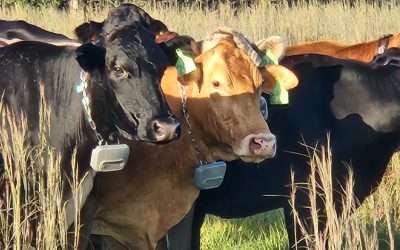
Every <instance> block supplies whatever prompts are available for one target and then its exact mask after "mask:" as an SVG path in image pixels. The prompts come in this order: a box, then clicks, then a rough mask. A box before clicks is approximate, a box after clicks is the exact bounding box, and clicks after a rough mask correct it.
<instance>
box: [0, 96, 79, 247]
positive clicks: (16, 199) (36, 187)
mask: <svg viewBox="0 0 400 250" xmlns="http://www.w3.org/2000/svg"><path fill="white" fill-rule="evenodd" d="M39 117H40V127H39V131H38V138H37V139H38V142H39V143H38V144H37V145H35V146H32V145H31V144H30V140H29V139H28V138H31V136H32V134H30V133H32V132H31V131H29V129H28V121H27V118H26V115H25V114H23V113H22V114H20V115H17V114H16V113H14V112H12V111H10V110H9V109H8V108H7V107H6V106H5V105H2V104H1V105H0V152H1V154H2V157H3V159H4V166H2V168H3V169H0V173H1V176H0V191H1V192H0V249H4V250H8V249H13V250H14V249H15V250H20V249H38V250H39V249H43V250H53V249H66V248H67V245H69V244H74V245H75V246H76V240H75V241H73V242H72V243H68V237H70V240H73V239H75V238H77V237H78V235H79V226H77V227H75V228H76V229H75V231H74V232H72V233H68V231H67V229H68V226H67V224H66V223H67V220H66V216H67V215H66V211H65V205H66V204H65V203H64V198H63V194H64V188H65V185H64V184H65V183H66V182H65V177H64V172H63V170H62V169H61V162H60V161H61V157H60V155H59V154H57V152H56V151H55V150H54V149H53V148H51V146H49V143H48V138H46V135H48V134H49V133H48V132H49V124H50V120H49V117H50V115H49V111H48V110H47V108H46V105H45V103H44V101H42V105H41V109H40V114H39ZM72 166H76V164H75V159H73V162H72ZM0 167H1V166H0ZM72 169H74V168H72ZM66 171H68V170H66ZM72 171H73V170H72ZM72 176H73V177H72V180H71V181H70V183H71V185H72V190H73V197H74V199H73V200H72V201H70V202H75V203H78V202H79V200H78V199H76V198H75V197H78V196H79V192H78V191H79V190H78V189H77V185H76V183H78V182H77V178H76V176H77V175H75V174H73V175H72ZM76 206H79V204H76ZM70 216H71V215H70ZM72 216H75V218H78V217H79V211H76V213H75V215H72ZM77 225H79V223H78V224H77ZM68 234H70V235H68Z"/></svg>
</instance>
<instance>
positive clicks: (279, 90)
mask: <svg viewBox="0 0 400 250" xmlns="http://www.w3.org/2000/svg"><path fill="white" fill-rule="evenodd" d="M268 64H279V60H278V58H277V57H276V56H275V55H274V53H272V51H271V50H267V51H266V52H265V55H264V56H263V58H262V65H268ZM270 102H271V104H276V105H282V104H288V103H289V92H288V91H287V90H286V89H285V88H283V87H282V84H281V83H280V82H279V81H277V82H276V84H275V87H274V89H273V90H272V92H271V98H270Z"/></svg>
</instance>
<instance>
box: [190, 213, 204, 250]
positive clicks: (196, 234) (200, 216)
mask: <svg viewBox="0 0 400 250" xmlns="http://www.w3.org/2000/svg"><path fill="white" fill-rule="evenodd" d="M205 217H206V213H205V212H204V211H203V210H202V209H198V207H196V208H195V210H194V215H193V224H192V250H200V246H201V239H200V232H201V227H202V226H203V223H204V219H205Z"/></svg>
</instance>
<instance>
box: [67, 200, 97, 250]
mask: <svg viewBox="0 0 400 250" xmlns="http://www.w3.org/2000/svg"><path fill="white" fill-rule="evenodd" d="M95 207H96V206H95V198H94V196H93V195H90V196H89V198H88V199H87V200H86V203H85V205H84V206H83V208H82V210H81V212H80V225H78V226H80V230H79V239H78V249H79V250H86V249H88V246H89V240H90V232H91V229H92V228H91V226H92V225H91V222H92V219H93V216H94V212H95ZM75 226H76V225H75V224H74V225H72V226H71V228H72V229H74V227H75ZM74 236H75V235H74V234H70V235H69V238H68V243H69V246H70V249H72V248H73V246H74V245H75V244H74V241H75V237H74Z"/></svg>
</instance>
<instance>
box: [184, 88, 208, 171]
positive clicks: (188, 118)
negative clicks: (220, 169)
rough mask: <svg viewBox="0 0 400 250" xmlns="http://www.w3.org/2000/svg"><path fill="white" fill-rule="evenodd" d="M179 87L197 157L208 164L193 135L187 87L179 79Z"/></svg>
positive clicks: (200, 162)
mask: <svg viewBox="0 0 400 250" xmlns="http://www.w3.org/2000/svg"><path fill="white" fill-rule="evenodd" d="M178 84H179V87H180V90H181V91H180V94H181V103H182V113H183V117H184V118H185V122H186V125H187V127H188V134H189V136H190V140H191V141H192V144H193V146H194V150H195V151H196V155H197V159H198V160H199V164H200V166H201V165H205V164H207V161H206V160H204V161H202V160H201V152H200V148H199V145H198V144H197V142H196V139H195V137H194V135H193V132H192V125H191V124H190V116H189V112H188V110H187V95H186V88H185V86H183V85H182V84H181V83H180V82H179V81H178Z"/></svg>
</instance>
